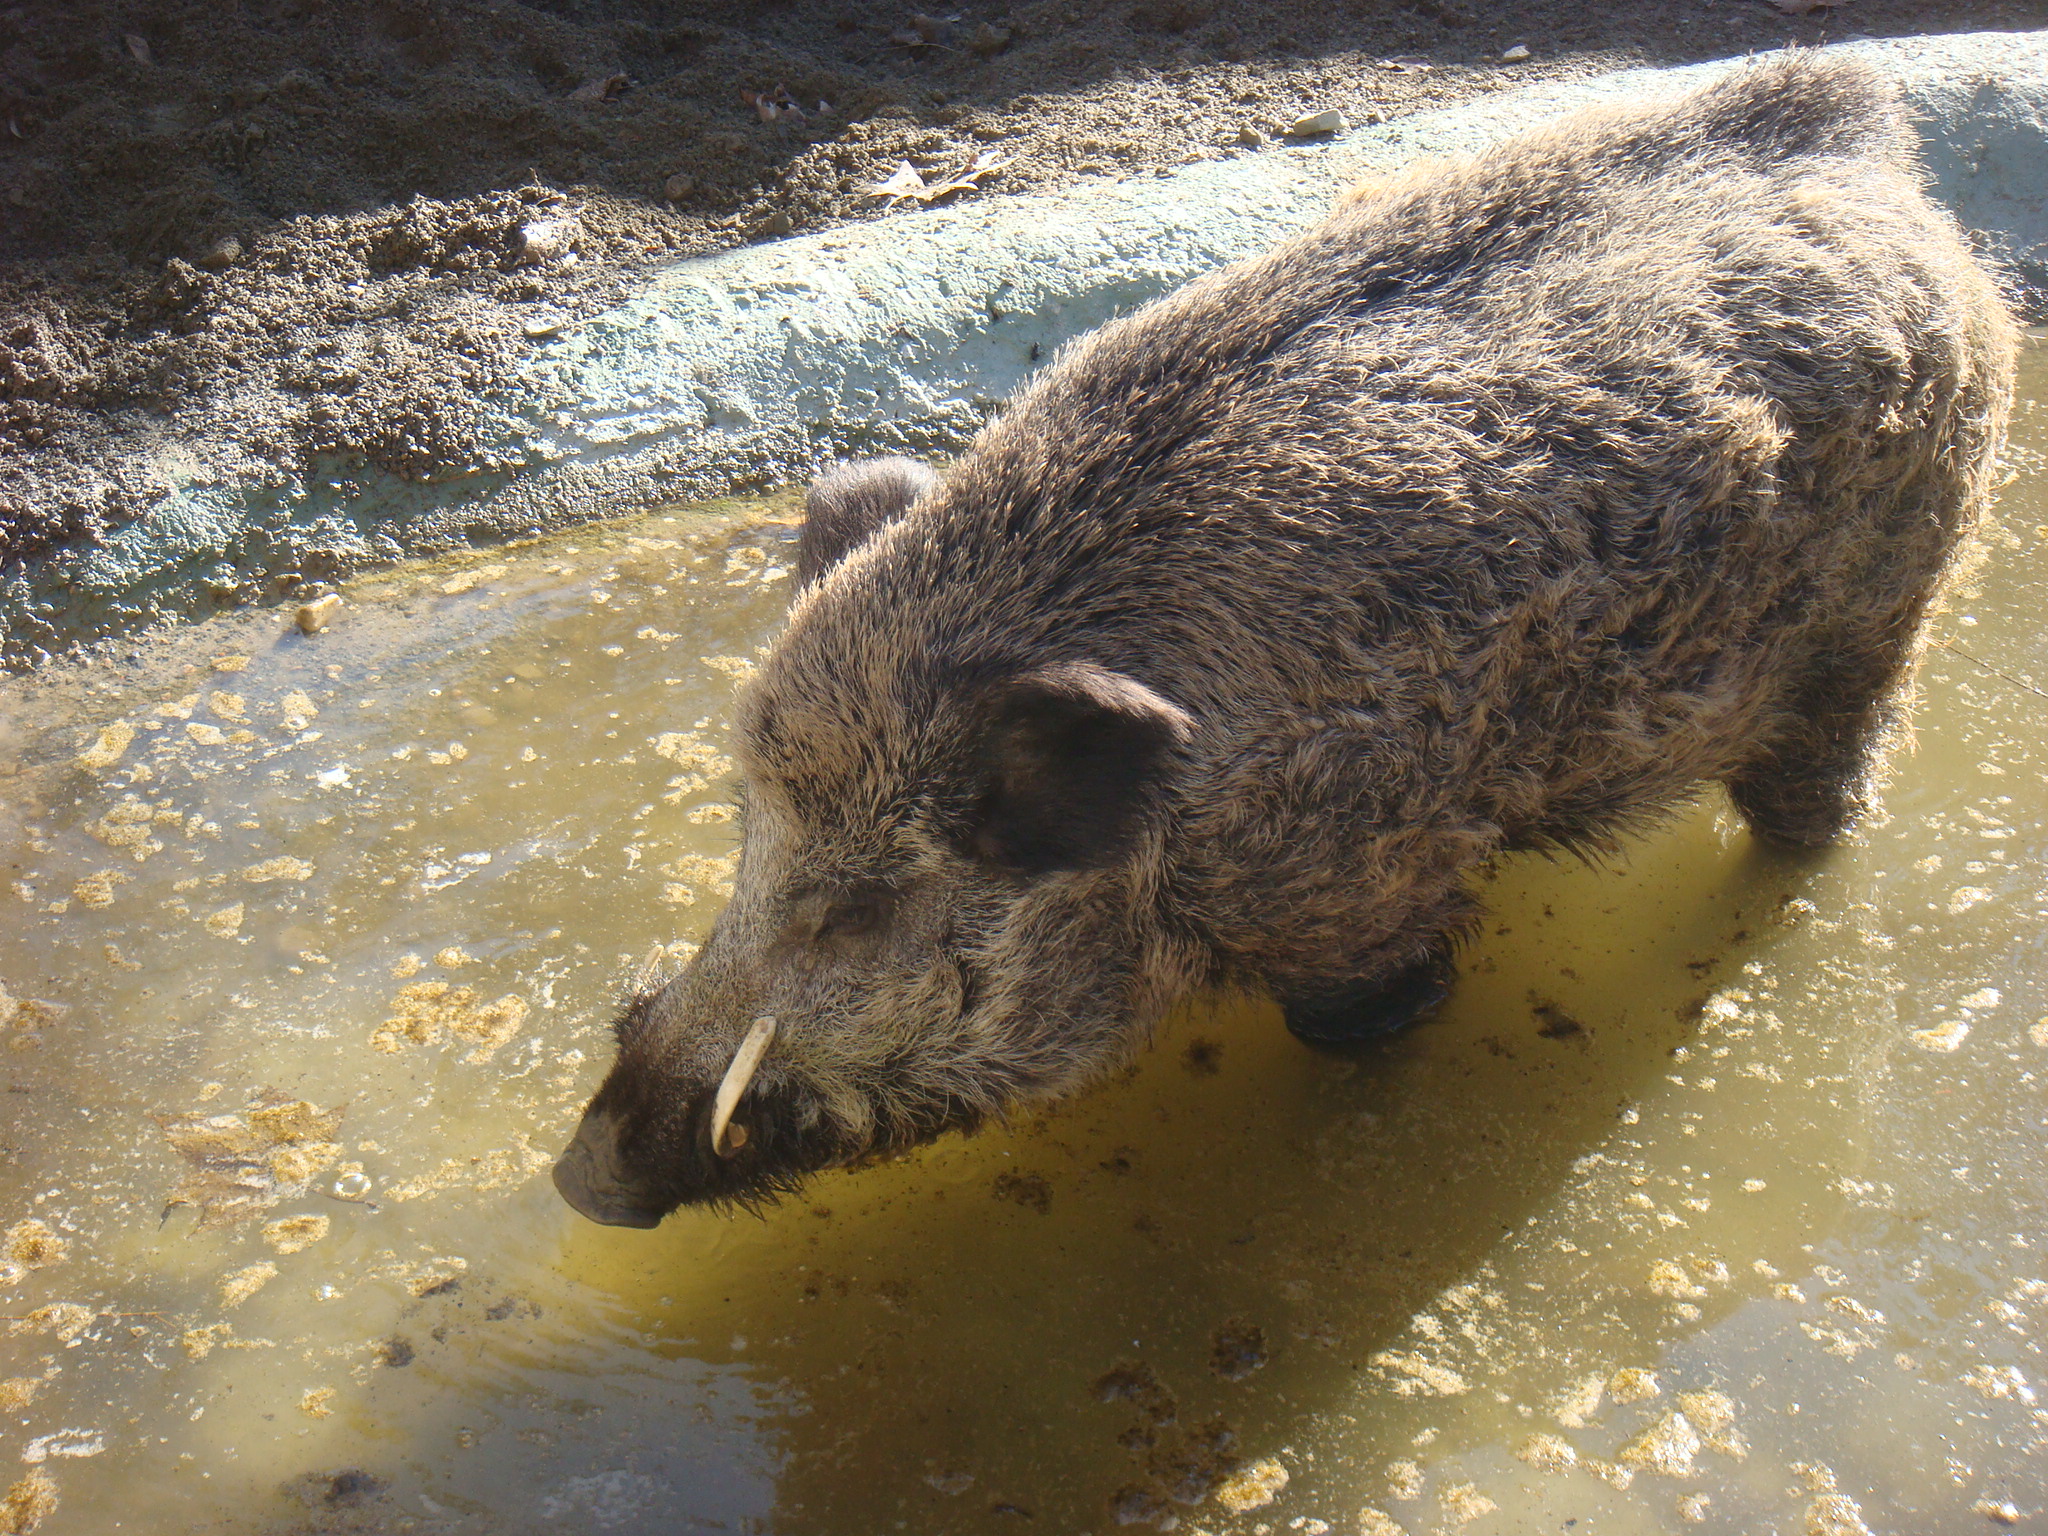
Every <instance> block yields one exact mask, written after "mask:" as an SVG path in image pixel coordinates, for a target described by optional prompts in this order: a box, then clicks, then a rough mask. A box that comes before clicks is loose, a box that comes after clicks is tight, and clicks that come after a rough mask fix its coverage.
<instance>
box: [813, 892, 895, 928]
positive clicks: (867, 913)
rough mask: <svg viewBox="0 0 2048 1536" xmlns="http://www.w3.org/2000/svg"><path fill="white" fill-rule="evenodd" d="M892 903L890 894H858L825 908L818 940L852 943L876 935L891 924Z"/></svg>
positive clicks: (819, 923) (840, 899) (845, 897)
mask: <svg viewBox="0 0 2048 1536" xmlns="http://www.w3.org/2000/svg"><path fill="white" fill-rule="evenodd" d="M893 905H894V903H893V899H892V898H891V896H890V894H889V893H888V892H887V891H855V892H852V893H850V894H848V895H845V896H841V897H839V898H837V899H836V900H834V901H833V902H832V903H831V904H830V905H829V906H827V907H826V908H825V911H824V913H823V914H822V915H821V916H820V917H819V919H818V927H817V932H816V933H815V934H814V935H813V937H814V938H815V939H818V940H824V939H852V938H859V937H860V936H861V935H863V934H868V933H873V932H875V931H876V930H878V929H880V928H881V927H882V926H883V925H884V924H886V923H887V922H888V921H889V914H890V910H891V908H892V906H893Z"/></svg>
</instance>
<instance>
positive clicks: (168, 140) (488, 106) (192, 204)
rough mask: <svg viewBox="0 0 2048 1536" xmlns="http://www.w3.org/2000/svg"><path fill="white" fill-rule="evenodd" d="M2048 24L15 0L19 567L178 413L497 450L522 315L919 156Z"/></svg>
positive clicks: (1172, 133) (1051, 3) (369, 442)
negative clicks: (478, 406) (486, 433)
mask: <svg viewBox="0 0 2048 1536" xmlns="http://www.w3.org/2000/svg"><path fill="white" fill-rule="evenodd" d="M1784 3H1797V0H1784ZM2042 25H2048V5H2044V4H2042V3H2039V0H2033V3H2026V0H1956V3H1951V4H1943V5H1926V4H1913V3H1909V0H1847V3H1846V4H1843V5H1841V6H1840V7H1839V8H1836V9H1823V10H1818V11H1815V12H1813V13H1812V14H1810V15H1806V16H1801V17H1788V16H1785V15H1782V14H1780V13H1779V11H1777V10H1776V9H1775V8H1774V7H1773V6H1772V5H1771V4H1766V3H1764V0H1687V3H1683V4H1675V5H1620V4H1611V3H1610V4H1596V3H1592V0H1538V3H1534V4H1523V5H1516V6H1497V7H1488V6H1485V5H1483V4H1479V3H1478V0H1406V3H1396V0H1363V3H1361V0H1342V3H1333V0H1248V3H1242V4H1229V3H1223V0H1113V3H1110V4H1105V5H1090V4H1086V3H1083V0H1020V3H1015V4H1005V3H1004V0H965V3H962V4H961V5H960V6H958V8H957V9H947V10H945V11H943V12H942V13H941V14H940V15H938V16H924V15H919V14H918V13H916V12H914V11H913V10H912V9H911V8H910V6H908V5H904V4H897V3H887V0H786V3H779V4H769V3H765V0H703V3H671V4H663V3H659V0H529V3H524V4H521V3H513V0H504V3H488V0H243V3H240V4H235V5H223V4H219V3H218V0H188V3H176V0H68V3H54V0H44V3H41V4H33V5H23V6H15V7H11V8H8V9H6V10H4V11H0V571H4V569H5V567H6V566H8V565H12V564H14V563H16V562H18V561H20V560H22V559H23V558H27V557H32V556H34V555H37V554H39V553H42V552H45V551H47V550H49V549H51V548H52V547H54V546H57V545H60V544H63V543H66V542H69V541H74V540H90V539H96V538H99V537H103V536H104V535H105V534H106V533H107V532H109V531H110V530H112V529H114V528H117V527H119V526H121V525H122V524H123V523H126V522H128V521H131V520H133V519H134V518H135V517H136V516H138V515H139V514H140V513H141V511H142V510H143V509H144V508H145V507H146V506H147V505H148V504H149V502H150V500H151V499H152V498H153V497H155V496H156V495H158V494H160V493H161V492H162V490H163V489H164V488H165V486H166V485H167V484H168V481H167V480H166V478H165V471H164V470H163V469H162V468H161V467H160V466H162V465H163V464H164V463H165V452H166V450H167V449H168V450H169V451H171V452H173V453H182V452H184V451H185V450H184V449H183V448H179V447H175V446H173V445H175V444H184V445H191V444H199V445H202V447H203V453H204V458H205V460H206V461H207V463H208V464H209V465H210V466H211V467H212V469H213V471H214V472H216V473H232V472H235V471H236V470H237V468H238V466H247V465H250V464H252V463H260V464H262V465H264V466H266V467H267V468H268V470H269V472H271V473H273V474H274V473H276V472H277V471H279V470H282V471H285V472H287V473H289V472H295V471H297V470H299V469H301V468H303V467H305V466H306V465H308V464H309V463H311V462H313V461H314V460H316V459H318V458H320V457H321V456H335V457H338V458H340V459H342V460H344V461H363V460H366V461H368V462H370V463H372V464H375V465H377V466H380V467H382V468H384V469H386V470H389V471H391V472H393V473H396V474H398V475H401V476H405V477H408V478H413V479H421V480H437V479H444V478H450V477H455V476H460V475H465V474H470V473H474V472H476V471H478V470H481V469H486V468H489V467H490V465H489V464H488V462H487V460H486V457H485V455H484V454H483V453H482V452H481V450H480V448H479V445H478V442H477V438H476V434H475V432H474V430H473V417H472V414H471V411H472V407H471V404H470V402H471V401H472V400H474V399H475V398H476V397H477V396H478V395H479V394H481V393H483V392H485V391H488V390H490V389H492V388H493V387H495V386H498V385H499V384H501V383H502V382H503V381H504V380H505V379H506V378H507V377H508V376H509V373H510V360H511V359H512V357H513V356H514V355H515V353H516V350H517V349H518V348H519V347H520V346H521V345H522V344H523V342H524V341H525V338H526V335H527V333H528V331H529V329H530V328H536V327H540V326H545V325H547V324H549V323H552V322H554V321H558V320H561V319H566V318H570V317H573V316H574V315H576V314H580V313H584V312H588V311H591V310H594V309H596V308H599V307H602V306H604V305H606V304H608V303H610V302H611V301H612V300H614V299H615V298H616V297H617V296H618V295H619V293H620V292H621V291H622V290H623V289H624V288H625V287H626V286H627V285H629V284H630V283H631V282H632V281H633V280H634V278H635V277H636V276H637V275H638V274H639V273H641V272H644V271H645V270H646V269H647V268H648V267H649V266H650V265H652V264H655V263H659V262H662V261H666V260H670V259H672V258H674V257H675V256H677V255H680V254H691V253H697V252H703V251H709V250H716V249H720V248H724V247H729V246H733V245H738V244H743V243H746V242H748V241H753V240H761V239H773V238H778V237H780V236H781V235H784V234H787V233H790V232H802V231H808V230H814V229H819V228H823V227H826V226H829V225H833V224H838V223H844V222H849V221H859V220H868V219H876V218H883V217H886V216H887V208H888V204H887V202H886V200H884V199H882V198H879V197H876V196H873V195H871V194H870V191H869V189H870V188H871V187H872V186H873V185H874V184H875V183H877V182H878V181H880V180H882V179H883V178H885V177H887V176H888V175H889V174H890V173H891V172H892V171H893V170H894V169H895V168H896V167H897V165H898V164H899V162H901V161H905V160H908V161H909V162H910V163H911V164H912V165H913V166H915V167H917V168H918V169H919V170H920V171H921V172H923V173H924V174H925V175H926V176H928V177H932V178H934V179H936V176H937V173H939V172H941V171H946V170H953V169H958V168H959V167H962V166H964V165H966V164H967V163H969V162H970V161H971V160H972V159H973V158H974V157H975V156H976V155H977V154H982V153H991V154H994V155H998V156H1001V157H1003V158H1004V159H1005V161H1006V163H1005V164H1004V165H1003V166H1002V167H1001V169H1000V170H998V171H996V172H995V173H993V174H991V175H987V176H984V177H982V178H980V182H981V185H980V187H979V189H978V190H968V191H962V192H958V193H955V194H953V195H955V196H961V197H988V196H1008V195H1014V194H1016V193H1019V192H1023V191H1029V190H1035V189H1040V188H1046V187H1056V186H1060V185H1064V184H1067V183H1071V182H1074V181H1077V180H1080V179H1083V178H1087V177H1121V176H1133V175H1141V174H1145V173H1148V172H1151V171H1153V170H1157V169H1161V168H1165V167H1170V166H1173V165H1177V164H1181V163H1185V162H1187V161H1189V160H1192V159H1202V158H1208V157H1214V156H1222V155H1238V154H1253V153H1257V152H1258V149H1259V146H1260V145H1261V144H1262V143H1264V142H1268V141H1270V140H1272V139H1273V138H1275V137H1276V136H1279V135H1281V134H1283V133H1284V132H1285V130H1286V129H1287V128H1288V126H1289V125H1290V124H1292V123H1294V122H1295V121H1296V120H1297V119H1298V118H1300V117H1301V116H1302V115H1303V114H1305V113H1309V112H1314V111H1317V110H1320V109H1324V108H1330V107H1334V108H1337V109H1339V110H1341V111H1343V112H1344V113H1346V114H1347V115H1348V116H1349V117H1350V118H1351V119H1352V120H1353V121H1371V120H1375V119H1386V118H1390V117H1394V116H1398V115H1399V114H1401V113H1405V112H1410V111H1414V110H1416V109H1418V108H1422V107H1428V106H1437V105H1442V104H1445V103H1449V102H1454V101H1458V100H1461V99H1464V98H1468V97H1471V96H1475V95H1478V94H1481V93H1484V92H1488V91H1493V90H1499V89H1505V88H1509V87H1511V86H1514V85H1517V84H1520V83H1523V82H1525V81H1528V80H1531V79H1536V78H1542V77H1557V76H1570V75H1580V74H1588V73H1594V72H1600V71H1606V70H1610V69H1615V68H1620V67H1624V66H1628V65H1633V64H1642V63H1669V62H1679V61H1684V60H1691V59H1704V58H1717V57H1723V56H1726V55H1729V54H1735V53H1741V52H1744V51H1746V50H1752V49H1759V48H1768V47H1775V46H1778V45H1780V44H1783V43H1785V42H1787V41H1793V40H1796V41H1801V42H1819V41H1832V40H1838V39H1840V38H1843V37H1847V36H1853V35H1859V34H1860V35H1871V36H1885V35H1894V34H1900V33H1908V32H1916V31H1974V30H1981V29H2007V28H2027V27H2039V26H2042ZM1516 45H1521V46H1524V47H1526V48H1527V49H1528V50H1529V52H1530V57H1529V58H1528V59H1527V60H1526V61H1520V62H1509V61H1506V60H1503V58H1502V57H1501V56H1502V54H1503V53H1504V52H1505V51H1506V50H1508V49H1510V48H1513V47H1515V46H1516ZM750 95H751V96H752V97H753V98H755V100H754V101H750V100H749V97H750ZM761 99H765V100H766V101H767V102H768V106H766V107H765V108H764V107H762V106H761V105H759V104H758V103H759V101H760V100H761ZM780 103H794V110H789V109H787V108H785V107H783V106H780V105H778V104H780ZM309 574H334V573H309Z"/></svg>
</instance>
